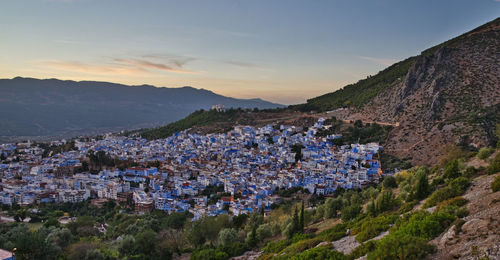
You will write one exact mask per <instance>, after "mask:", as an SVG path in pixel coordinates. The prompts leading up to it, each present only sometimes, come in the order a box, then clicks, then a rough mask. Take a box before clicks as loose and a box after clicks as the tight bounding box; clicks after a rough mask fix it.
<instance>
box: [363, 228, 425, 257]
mask: <svg viewBox="0 0 500 260" xmlns="http://www.w3.org/2000/svg"><path fill="white" fill-rule="evenodd" d="M434 250H435V247H434V246H432V245H429V244H427V241H426V240H425V239H423V238H419V237H414V236H410V235H407V234H401V233H398V234H394V235H393V234H391V235H388V236H386V237H384V238H383V239H381V240H380V242H379V243H378V244H377V249H375V250H374V251H373V252H371V253H368V259H370V260H371V259H424V258H425V256H426V255H428V254H429V253H432V252H433V251H434Z"/></svg>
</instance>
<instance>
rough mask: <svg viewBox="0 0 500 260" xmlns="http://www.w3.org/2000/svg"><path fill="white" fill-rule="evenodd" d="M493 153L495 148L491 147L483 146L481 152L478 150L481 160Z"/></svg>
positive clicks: (478, 156)
mask: <svg viewBox="0 0 500 260" xmlns="http://www.w3.org/2000/svg"><path fill="white" fill-rule="evenodd" d="M492 153H493V149H492V148H489V147H483V148H481V149H479V152H477V158H479V159H481V160H485V159H486V158H488V157H490V155H491V154H492Z"/></svg>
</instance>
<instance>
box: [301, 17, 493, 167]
mask: <svg viewBox="0 0 500 260" xmlns="http://www.w3.org/2000/svg"><path fill="white" fill-rule="evenodd" d="M498 64H500V18H498V19H496V20H494V21H492V22H490V23H487V24H485V25H483V26H480V27H478V28H476V29H474V30H472V31H470V32H468V33H465V34H463V35H461V36H459V37H456V38H454V39H452V40H449V41H447V42H445V43H443V44H440V45H438V46H435V47H432V48H430V49H428V50H425V51H423V52H422V53H421V54H420V55H418V56H415V57H411V58H408V59H406V60H404V61H402V62H399V63H396V64H394V65H392V66H390V67H388V68H387V69H385V70H383V71H381V72H380V73H378V74H377V75H375V76H372V77H368V78H367V79H364V80H360V81H359V82H357V83H355V84H352V85H348V86H346V87H344V88H343V89H340V90H338V91H335V92H333V93H328V94H325V95H322V96H319V97H316V98H313V99H310V100H308V101H307V103H305V104H301V105H296V106H292V107H291V108H293V109H296V110H299V111H317V112H325V111H331V110H336V109H338V108H347V109H344V110H341V111H340V110H336V111H333V112H330V113H329V115H331V116H337V117H338V118H341V119H347V120H357V119H360V120H363V121H376V122H387V123H391V124H398V125H399V127H395V128H394V129H393V130H392V131H391V133H390V135H389V138H388V139H387V143H386V144H385V146H384V148H385V150H386V151H387V152H389V153H391V154H393V155H397V156H399V157H401V158H411V159H412V161H413V163H415V164H432V163H435V162H436V161H437V158H438V157H439V155H440V154H441V148H442V147H443V146H444V145H446V144H450V143H451V144H458V145H461V146H463V147H465V148H467V147H480V146H485V145H489V144H492V143H494V142H496V138H495V136H494V131H495V124H496V123H497V122H499V121H500V66H499V65H498Z"/></svg>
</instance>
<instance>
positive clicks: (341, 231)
mask: <svg viewBox="0 0 500 260" xmlns="http://www.w3.org/2000/svg"><path fill="white" fill-rule="evenodd" d="M346 231H347V224H345V223H340V224H337V225H335V226H333V227H332V228H330V229H327V230H323V231H322V232H321V233H320V234H319V235H318V236H317V237H318V238H320V239H321V240H323V241H335V240H339V239H340V238H342V237H344V236H346Z"/></svg>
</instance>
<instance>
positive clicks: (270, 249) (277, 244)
mask: <svg viewBox="0 0 500 260" xmlns="http://www.w3.org/2000/svg"><path fill="white" fill-rule="evenodd" d="M291 243H292V241H291V240H290V239H284V240H280V241H269V242H268V243H267V245H266V246H265V247H264V248H263V249H262V251H264V253H278V252H280V251H281V250H283V249H285V248H286V247H287V246H289V245H290V244H291Z"/></svg>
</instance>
